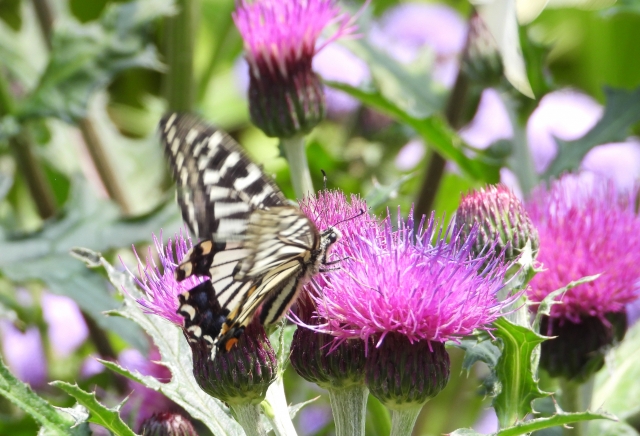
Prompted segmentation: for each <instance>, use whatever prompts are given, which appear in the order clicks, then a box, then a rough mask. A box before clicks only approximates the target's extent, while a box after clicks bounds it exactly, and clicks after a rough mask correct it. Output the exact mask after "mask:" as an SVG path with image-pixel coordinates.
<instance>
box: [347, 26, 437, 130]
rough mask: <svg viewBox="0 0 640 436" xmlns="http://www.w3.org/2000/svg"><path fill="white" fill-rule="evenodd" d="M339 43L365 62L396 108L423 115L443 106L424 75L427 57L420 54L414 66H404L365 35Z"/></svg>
mask: <svg viewBox="0 0 640 436" xmlns="http://www.w3.org/2000/svg"><path fill="white" fill-rule="evenodd" d="M341 44H342V45H344V46H346V47H347V48H348V49H349V50H350V51H352V52H353V53H354V54H355V55H356V56H358V57H359V58H360V59H362V60H363V61H364V62H365V63H366V64H367V66H368V67H369V70H370V71H371V76H372V78H373V82H374V85H375V88H376V89H377V90H379V91H380V94H381V95H382V96H384V98H385V99H387V100H389V101H393V102H395V104H396V105H397V106H398V109H400V110H402V111H403V112H406V113H407V114H409V115H410V116H411V117H414V118H425V117H428V116H430V115H433V114H434V113H435V112H437V111H438V110H440V109H442V108H443V106H444V103H445V99H444V92H442V91H443V90H440V92H437V91H436V90H435V87H434V84H433V82H432V80H431V78H430V77H429V76H428V75H427V74H426V72H427V71H429V69H430V68H429V67H430V65H429V64H430V63H431V62H430V59H426V57H422V59H420V58H419V59H418V61H417V62H414V63H413V65H404V64H402V63H400V62H398V61H397V60H396V59H394V58H392V57H391V56H389V55H388V54H386V53H385V52H384V51H382V50H380V49H378V48H377V47H375V46H373V45H371V44H369V42H368V41H367V40H366V39H365V38H360V39H350V40H343V41H341ZM425 54H428V53H425Z"/></svg>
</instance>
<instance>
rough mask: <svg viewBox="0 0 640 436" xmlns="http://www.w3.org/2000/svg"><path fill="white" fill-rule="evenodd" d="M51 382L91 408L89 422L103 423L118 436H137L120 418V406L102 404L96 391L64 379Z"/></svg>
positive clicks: (102, 424)
mask: <svg viewBox="0 0 640 436" xmlns="http://www.w3.org/2000/svg"><path fill="white" fill-rule="evenodd" d="M50 384H51V385H52V386H55V387H57V388H59V389H62V390H63V391H65V392H66V393H67V394H69V395H71V396H72V397H73V398H75V399H76V401H77V402H78V403H80V404H82V405H83V406H84V407H86V408H87V409H88V410H89V418H88V420H89V422H93V423H95V424H98V425H101V426H102V427H104V428H106V429H107V430H109V431H111V432H113V433H114V434H115V435H117V436H135V433H134V432H133V430H131V429H130V428H129V427H128V426H127V424H125V423H124V421H123V420H122V419H121V418H120V414H119V413H118V410H119V408H120V407H119V406H118V407H116V408H114V409H109V408H108V407H106V406H104V405H102V404H100V402H99V401H98V399H97V398H96V394H95V392H92V393H90V392H86V391H84V390H82V389H80V388H79V387H78V385H77V384H70V383H66V382H63V381H54V382H51V383H50Z"/></svg>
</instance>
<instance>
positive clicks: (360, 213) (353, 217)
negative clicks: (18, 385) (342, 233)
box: [331, 209, 364, 227]
mask: <svg viewBox="0 0 640 436" xmlns="http://www.w3.org/2000/svg"><path fill="white" fill-rule="evenodd" d="M362 215H364V209H360V212H358V213H357V214H355V215H353V216H350V217H348V218H345V219H343V220H342V221H338V222H337V223H335V224H334V225H332V226H331V227H335V226H337V225H338V224H342V223H344V222H346V221H351V220H353V219H356V218H358V217H359V216H362Z"/></svg>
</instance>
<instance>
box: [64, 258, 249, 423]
mask: <svg viewBox="0 0 640 436" xmlns="http://www.w3.org/2000/svg"><path fill="white" fill-rule="evenodd" d="M81 253H83V255H84V257H85V258H86V259H85V262H86V263H87V264H88V265H89V266H95V265H96V263H97V261H99V263H100V265H101V266H102V267H103V268H104V269H105V270H106V272H107V275H108V277H109V280H111V283H112V284H113V285H114V286H115V287H116V289H118V290H119V292H120V293H121V294H122V297H123V302H124V304H123V306H122V307H121V308H120V309H118V310H117V311H113V312H112V313H113V314H116V315H120V316H123V317H126V318H129V319H130V320H132V321H135V322H136V323H137V324H138V325H139V326H141V327H142V328H143V329H144V330H145V331H146V332H147V333H148V334H149V335H150V336H151V337H152V338H153V341H154V343H155V344H156V346H157V347H158V350H159V351H160V354H161V356H162V362H161V363H162V364H163V365H165V366H166V367H167V368H169V370H170V371H171V381H170V382H169V383H162V382H160V381H159V380H157V379H156V378H154V377H150V376H143V375H141V374H139V373H132V372H130V371H128V370H126V369H124V368H121V367H119V366H118V365H116V364H114V363H108V362H103V363H104V364H105V365H106V366H107V367H109V368H110V369H112V370H114V371H116V372H118V373H119V374H122V375H124V376H126V377H129V378H131V379H133V380H136V381H138V382H139V383H142V384H144V385H145V386H147V387H148V388H151V389H154V390H157V391H159V392H162V393H163V394H164V395H166V396H167V397H168V398H170V399H171V400H173V401H174V402H176V403H177V404H179V405H180V406H182V407H183V408H184V409H185V410H186V411H187V412H188V413H189V414H190V415H191V416H192V417H193V418H196V419H199V420H200V421H202V422H203V423H204V424H205V425H206V426H207V427H208V428H209V429H210V430H211V432H212V433H213V434H215V435H242V434H243V432H242V429H241V428H240V426H239V424H238V423H237V422H235V421H234V420H233V418H232V417H231V416H230V414H229V411H228V409H227V408H226V407H225V406H224V405H223V404H222V403H221V402H220V401H219V400H217V399H215V398H213V397H210V396H209V395H207V394H206V393H205V392H204V391H202V390H201V389H200V387H199V386H198V383H197V382H196V380H195V378H194V377H193V372H192V368H193V360H192V354H191V348H190V347H189V345H188V343H187V340H186V339H185V338H184V335H183V334H182V331H181V329H180V328H178V327H177V326H176V325H174V324H172V323H170V322H169V321H166V320H164V319H163V318H161V317H159V316H156V315H147V314H145V313H143V312H142V310H141V307H140V305H139V304H138V303H137V302H136V301H135V298H142V294H141V292H140V291H139V290H138V289H137V288H136V286H135V285H134V283H133V279H132V278H131V277H130V276H129V275H128V274H125V273H122V272H120V271H117V270H116V269H114V268H113V266H111V265H110V264H109V263H108V262H107V261H106V260H104V258H102V257H101V256H100V254H99V253H95V252H92V251H91V250H88V249H83V250H82V252H81V251H79V250H76V256H78V257H80V256H82V254H81ZM122 289H124V290H126V292H122Z"/></svg>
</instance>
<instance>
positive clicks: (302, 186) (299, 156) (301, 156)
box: [281, 135, 315, 199]
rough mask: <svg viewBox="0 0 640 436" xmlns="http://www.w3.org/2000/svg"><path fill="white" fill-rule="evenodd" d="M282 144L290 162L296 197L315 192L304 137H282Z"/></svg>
mask: <svg viewBox="0 0 640 436" xmlns="http://www.w3.org/2000/svg"><path fill="white" fill-rule="evenodd" d="M281 144H282V148H283V150H284V154H285V157H286V158H287V162H289V171H290V173H291V183H292V184H293V190H294V192H295V194H296V198H299V199H300V198H302V197H304V196H305V195H309V194H315V190H314V189H313V182H312V181H311V173H310V172H309V163H308V161H307V155H306V152H305V146H304V137H303V136H302V135H298V136H294V137H293V138H286V139H285V138H283V139H281Z"/></svg>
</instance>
